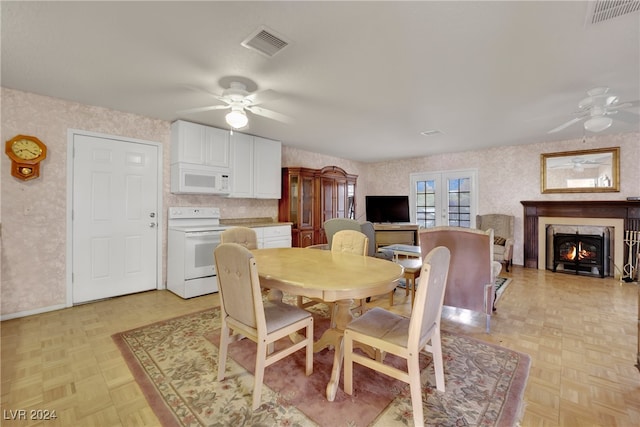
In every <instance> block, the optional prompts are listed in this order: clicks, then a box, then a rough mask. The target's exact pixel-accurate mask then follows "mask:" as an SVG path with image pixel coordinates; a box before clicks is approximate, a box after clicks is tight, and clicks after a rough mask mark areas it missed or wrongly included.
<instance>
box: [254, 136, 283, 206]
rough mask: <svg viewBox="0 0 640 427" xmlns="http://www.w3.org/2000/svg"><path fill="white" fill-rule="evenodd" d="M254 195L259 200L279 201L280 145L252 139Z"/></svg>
mask: <svg viewBox="0 0 640 427" xmlns="http://www.w3.org/2000/svg"><path fill="white" fill-rule="evenodd" d="M253 158H254V160H253V164H254V168H253V170H254V194H255V197H257V198H259V199H279V198H280V194H281V191H282V187H281V185H280V182H281V180H282V169H281V167H282V144H281V143H280V141H273V140H270V139H266V138H260V137H259V136H256V137H254V138H253Z"/></svg>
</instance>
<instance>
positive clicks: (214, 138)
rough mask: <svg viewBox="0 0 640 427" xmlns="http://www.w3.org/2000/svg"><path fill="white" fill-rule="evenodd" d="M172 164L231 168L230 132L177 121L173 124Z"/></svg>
mask: <svg viewBox="0 0 640 427" xmlns="http://www.w3.org/2000/svg"><path fill="white" fill-rule="evenodd" d="M171 163H172V164H173V163H193V164H198V165H205V166H216V167H220V168H228V167H229V132H228V131H226V130H224V129H218V128H213V127H210V126H204V125H200V124H197V123H191V122H185V121H183V120H177V121H175V122H173V123H172V124H171Z"/></svg>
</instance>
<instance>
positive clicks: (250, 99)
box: [178, 82, 291, 129]
mask: <svg viewBox="0 0 640 427" xmlns="http://www.w3.org/2000/svg"><path fill="white" fill-rule="evenodd" d="M213 96H214V98H216V99H217V100H219V101H222V102H224V103H225V104H226V105H209V106H206V107H198V108H191V109H188V110H181V111H178V114H193V113H200V112H203V111H210V110H226V109H231V111H230V112H229V113H227V115H226V116H225V120H226V121H227V123H228V124H229V126H231V127H232V128H233V129H240V128H243V127H245V126H246V125H247V123H249V119H248V117H247V114H246V111H249V112H251V113H253V114H256V115H258V116H262V117H266V118H268V119H272V120H277V121H279V122H284V123H290V122H291V118H290V117H288V116H286V115H284V114H281V113H277V112H275V111H271V110H267V109H265V108H262V107H258V105H260V104H262V103H264V102H268V101H271V100H274V99H277V98H279V97H280V95H279V94H278V93H277V92H275V91H273V90H271V89H268V90H263V91H260V92H253V93H249V92H247V86H246V85H245V84H244V83H240V82H231V83H230V84H229V88H228V89H225V90H224V91H223V92H222V95H215V94H214V95H213Z"/></svg>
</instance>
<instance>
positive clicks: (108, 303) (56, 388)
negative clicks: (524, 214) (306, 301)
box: [0, 266, 640, 427]
mask: <svg viewBox="0 0 640 427" xmlns="http://www.w3.org/2000/svg"><path fill="white" fill-rule="evenodd" d="M502 275H504V276H507V277H511V278H512V282H511V283H510V284H509V286H508V288H507V289H506V291H505V292H504V294H503V296H502V299H501V300H500V301H499V302H498V304H497V312H496V313H495V315H494V316H492V321H491V333H490V334H487V333H486V332H485V330H484V317H483V316H481V315H478V314H475V313H471V312H468V311H466V310H458V309H454V308H449V307H445V309H444V310H443V319H444V320H443V328H444V329H446V330H450V331H455V332H458V333H463V334H466V335H470V336H473V337H475V338H478V339H481V340H485V341H489V342H493V343H496V344H499V345H502V346H505V347H508V348H511V349H513V350H517V351H520V352H523V353H527V354H529V355H530V356H531V359H532V365H531V371H530V374H529V381H528V384H527V388H526V391H525V404H526V407H525V412H524V414H523V418H522V421H521V425H522V426H526V427H529V426H531V427H557V426H563V427H564V426H569V427H572V426H580V427H582V426H622V427H625V426H638V425H640V372H639V371H638V369H637V368H636V367H635V366H634V364H635V363H636V352H637V310H638V307H637V302H638V285H637V284H635V283H620V282H619V281H617V280H614V279H612V278H606V279H600V278H591V277H584V276H575V275H570V274H562V273H555V274H554V273H551V272H547V271H538V270H534V269H525V268H522V267H518V266H515V267H513V268H512V269H511V272H509V273H506V272H503V273H502ZM218 304H219V300H218V296H217V295H207V296H204V297H199V298H192V299H190V300H183V299H181V298H179V297H177V296H175V295H173V294H171V293H170V292H168V291H152V292H145V293H141V294H135V295H129V296H125V297H120V298H113V299H109V300H104V301H99V302H95V303H90V304H83V305H80V306H77V307H73V308H70V309H64V310H59V311H55V312H50V313H44V314H40V315H35V316H30V317H26V318H21V319H14V320H8V321H5V322H2V324H0V329H1V347H0V351H1V366H0V368H1V371H0V378H1V387H2V389H1V390H0V391H1V394H0V396H1V397H0V399H1V406H2V409H3V410H7V411H8V410H14V411H15V410H18V409H26V410H29V409H49V410H56V415H57V417H58V418H57V419H56V420H53V421H48V422H39V421H15V420H1V424H2V426H20V427H25V426H47V427H51V426H62V427H68V426H80V425H81V426H99V427H104V426H133V427H138V426H157V425H158V420H157V418H156V417H155V415H154V414H153V411H152V410H151V408H150V407H149V405H148V404H147V401H146V399H145V398H144V395H143V394H142V392H141V391H140V388H139V387H138V385H137V383H136V382H135V381H134V380H133V376H132V375H131V372H130V371H129V369H128V368H127V365H126V363H125V361H124V360H123V358H122V356H121V355H120V352H119V350H118V349H117V348H116V346H115V344H114V343H113V340H112V339H111V335H112V334H114V333H116V332H121V331H125V330H128V329H133V328H136V327H138V326H143V325H146V324H149V323H152V322H157V321H161V320H164V319H168V318H172V317H176V316H180V315H184V314H188V313H192V312H195V311H198V310H203V309H206V308H209V307H212V306H216V305H218ZM370 305H378V306H382V307H385V308H389V309H391V310H392V311H395V312H397V313H400V314H409V313H410V309H411V308H410V304H409V297H407V296H405V295H404V292H403V291H400V290H399V291H397V292H396V295H395V298H394V305H393V306H392V307H389V298H388V297H387V296H382V297H374V298H373V300H372V302H371V303H370Z"/></svg>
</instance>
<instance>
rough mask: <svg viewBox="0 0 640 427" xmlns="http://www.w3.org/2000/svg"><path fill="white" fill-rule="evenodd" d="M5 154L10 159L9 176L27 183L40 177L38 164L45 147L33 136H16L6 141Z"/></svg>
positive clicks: (43, 154)
mask: <svg viewBox="0 0 640 427" xmlns="http://www.w3.org/2000/svg"><path fill="white" fill-rule="evenodd" d="M4 151H5V153H7V156H9V158H10V159H11V175H12V176H15V177H16V178H18V179H21V180H23V181H27V180H29V179H34V178H37V177H39V176H40V162H41V161H42V160H44V159H45V158H46V157H47V146H46V145H44V143H43V142H42V141H40V140H39V139H38V138H36V137H35V136H28V135H17V136H15V137H13V138H11V139H10V140H8V141H7V143H6V145H5V150H4Z"/></svg>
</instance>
